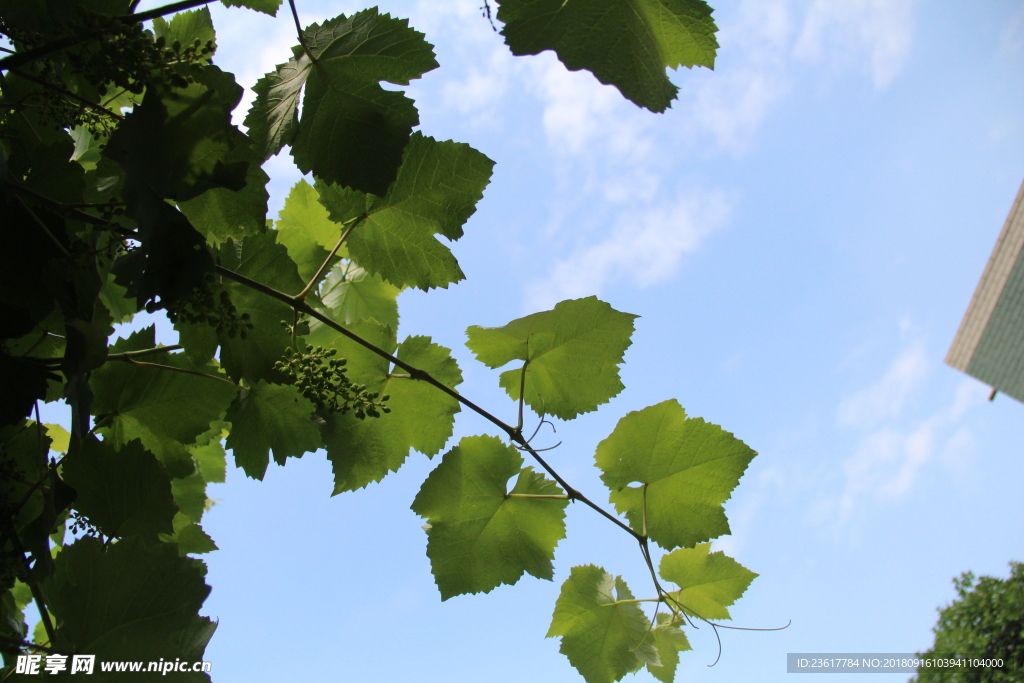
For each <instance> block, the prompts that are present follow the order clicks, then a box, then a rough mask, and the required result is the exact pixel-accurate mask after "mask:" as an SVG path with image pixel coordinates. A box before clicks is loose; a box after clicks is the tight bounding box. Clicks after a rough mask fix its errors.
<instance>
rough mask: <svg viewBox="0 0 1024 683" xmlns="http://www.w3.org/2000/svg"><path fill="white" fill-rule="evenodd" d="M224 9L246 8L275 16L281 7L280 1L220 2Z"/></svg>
mask: <svg viewBox="0 0 1024 683" xmlns="http://www.w3.org/2000/svg"><path fill="white" fill-rule="evenodd" d="M221 2H223V3H224V6H225V7H248V8H249V9H254V10H256V11H257V12H263V13H264V14H269V15H270V16H272V17H276V16H277V9H278V8H279V7H280V6H281V2H282V0H221Z"/></svg>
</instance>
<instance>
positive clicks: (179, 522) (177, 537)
mask: <svg viewBox="0 0 1024 683" xmlns="http://www.w3.org/2000/svg"><path fill="white" fill-rule="evenodd" d="M160 540H161V541H163V542H164V543H177V544H178V555H181V556H185V555H202V554H203V553H211V552H213V551H214V550H219V548H217V544H216V543H214V542H213V539H212V538H210V536H209V534H207V533H206V532H205V531H203V527H201V526H199V525H198V524H196V523H194V522H193V521H192V519H191V518H190V517H188V516H187V515H183V514H181V513H180V512H179V513H178V514H177V515H175V516H174V533H173V534H160Z"/></svg>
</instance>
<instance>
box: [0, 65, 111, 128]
mask: <svg viewBox="0 0 1024 683" xmlns="http://www.w3.org/2000/svg"><path fill="white" fill-rule="evenodd" d="M8 71H10V72H11V73H12V74H14V75H15V76H18V77H20V78H24V79H25V80H26V81H32V82H33V83H35V84H37V85H41V86H43V87H44V88H46V89H48V90H52V91H53V92H55V93H58V94H60V95H63V96H64V97H69V98H71V99H73V100H74V101H76V102H78V103H79V104H81V105H82V106H83V107H88V108H89V109H95V110H96V111H98V112H100V113H101V114H105V115H107V116H110V117H111V118H115V119H117V120H118V121H124V117H123V116H121V115H120V114H116V113H114V112H112V111H110V110H109V109H107V108H106V107H104V106H103V105H102V104H97V103H96V102H93V101H92V100H88V99H86V98H84V97H82V96H81V95H79V94H77V93H73V92H71V91H70V90H68V89H67V88H62V87H60V86H59V85H54V84H53V83H47V82H46V81H44V80H43V79H41V78H36V77H35V76H33V75H32V74H27V73H25V72H24V71H19V70H18V69H14V68H11V69H8Z"/></svg>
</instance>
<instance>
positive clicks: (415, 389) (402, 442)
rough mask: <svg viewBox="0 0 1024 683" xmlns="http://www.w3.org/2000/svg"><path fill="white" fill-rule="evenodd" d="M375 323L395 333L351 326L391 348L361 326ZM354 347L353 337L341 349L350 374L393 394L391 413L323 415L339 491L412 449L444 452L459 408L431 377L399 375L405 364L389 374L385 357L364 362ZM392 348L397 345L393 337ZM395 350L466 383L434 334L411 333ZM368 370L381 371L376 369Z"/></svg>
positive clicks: (392, 466)
mask: <svg viewBox="0 0 1024 683" xmlns="http://www.w3.org/2000/svg"><path fill="white" fill-rule="evenodd" d="M374 327H376V328H377V329H380V330H386V331H387V333H388V334H390V328H387V327H382V326H379V325H377V324H376V323H373V322H365V321H364V322H361V323H356V324H354V325H351V326H349V329H351V330H352V331H354V332H356V333H358V334H360V335H361V336H363V337H364V338H369V339H370V341H373V342H374V343H375V344H377V345H378V346H380V347H381V348H384V349H386V350H389V347H388V346H386V345H385V344H383V343H380V342H378V341H375V340H374V339H373V338H372V337H367V334H366V333H364V332H363V331H362V330H372V329H373V328H374ZM377 336H378V338H379V337H380V336H382V335H381V334H379V333H378V335H377ZM354 346H355V344H353V343H352V342H349V343H348V344H347V345H345V346H343V347H341V348H342V349H343V350H342V351H341V352H339V354H338V355H339V356H340V357H346V358H348V361H349V367H350V370H349V377H350V379H352V380H353V381H355V382H358V383H360V384H365V385H366V386H367V388H368V389H369V390H370V391H374V392H379V393H380V394H381V395H387V396H389V397H390V398H389V400H388V401H387V402H386V403H385V405H386V406H387V407H388V408H389V409H390V410H391V412H390V413H383V414H381V416H380V417H367V418H366V419H364V420H360V419H358V418H357V417H355V416H354V415H353V414H352V413H347V414H340V413H334V414H331V415H327V416H324V417H325V420H326V423H325V424H324V426H323V427H322V431H323V439H324V445H325V447H326V449H327V457H328V459H329V460H330V461H331V465H332V468H333V470H334V493H335V494H338V493H341V492H343V491H354V490H356V489H360V488H362V487H364V486H366V485H368V484H370V483H372V482H375V481H380V480H381V479H383V478H384V477H385V476H386V475H387V474H388V473H389V472H395V471H397V470H398V468H399V467H401V466H402V464H403V463H404V462H405V460H406V458H407V457H408V456H409V449H410V448H415V449H416V450H417V451H419V452H421V453H423V454H425V455H427V456H433V455H435V454H436V453H438V452H440V450H441V449H442V448H444V445H445V443H447V442H448V439H449V438H450V437H451V435H452V430H453V428H454V424H455V413H457V412H459V403H458V401H456V400H455V399H454V398H452V397H451V396H448V395H447V394H444V393H441V392H440V391H438V390H437V389H436V388H434V387H432V386H430V385H428V384H427V383H426V382H421V381H418V380H413V379H408V378H405V377H401V376H394V375H403V374H404V371H403V370H401V369H400V368H394V369H392V370H391V373H392V374H391V375H389V374H388V372H387V370H388V367H387V362H386V361H385V362H384V363H383V365H381V364H379V363H377V362H374V363H373V364H372V365H371V364H370V363H365V362H359V358H360V356H359V355H357V354H352V353H351V352H352V351H355V350H356V349H354V348H353V347H354ZM390 348H394V342H392V346H391V347H390ZM350 349H351V351H350ZM396 355H397V356H398V358H399V359H400V360H402V361H404V362H406V363H409V364H410V365H412V366H413V367H416V368H419V369H420V370H423V371H425V372H428V373H430V374H431V375H433V376H434V378H436V379H437V380H438V381H440V382H442V383H443V384H445V385H447V386H449V387H455V386H457V385H458V384H459V383H461V382H462V372H461V371H460V370H459V366H458V364H457V363H456V362H455V360H454V359H453V358H452V357H451V352H450V351H449V350H448V349H446V348H444V347H443V346H439V345H437V344H434V343H432V342H431V341H430V338H429V337H409V338H408V339H406V340H405V341H404V342H402V344H401V346H399V347H398V351H397V354H396ZM353 359H355V360H356V362H355V363H354V362H353ZM360 368H365V369H364V370H360ZM366 369H370V370H371V373H372V370H373V369H376V371H377V372H376V373H373V374H371V373H368V372H366Z"/></svg>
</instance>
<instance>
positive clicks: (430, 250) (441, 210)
mask: <svg viewBox="0 0 1024 683" xmlns="http://www.w3.org/2000/svg"><path fill="white" fill-rule="evenodd" d="M493 166H494V162H493V161H491V160H490V159H488V158H487V157H486V156H484V155H483V154H481V153H480V152H478V151H476V150H475V149H473V148H472V147H470V146H469V145H465V144H461V143H456V142H452V141H450V140H447V141H444V142H438V141H437V140H434V139H433V138H430V137H426V136H424V135H422V134H420V133H416V134H414V135H413V136H412V138H411V139H410V140H409V144H408V146H407V147H406V148H405V154H404V157H403V160H402V166H401V168H400V169H399V171H398V177H397V179H396V180H395V182H394V184H393V185H391V187H390V188H389V189H388V191H387V194H386V195H384V196H382V197H377V196H373V195H368V194H363V193H362V192H358V191H356V190H351V189H344V188H341V187H338V186H332V185H329V184H326V183H318V184H317V190H318V191H319V192H320V201H321V202H323V204H324V206H326V207H327V209H328V211H329V212H330V215H331V218H332V219H333V220H335V221H337V222H346V221H350V220H352V219H356V218H358V217H360V216H363V215H365V216H366V218H365V219H364V220H363V221H362V222H361V223H359V224H358V225H357V226H356V227H355V228H354V229H353V230H352V234H351V235H349V237H348V242H347V244H348V248H349V252H350V253H351V254H352V257H353V258H354V259H355V260H356V262H357V263H358V264H359V265H360V266H362V267H363V268H365V269H366V270H367V271H369V272H370V273H373V274H376V275H380V276H381V277H383V278H384V279H385V280H387V281H388V282H391V283H392V284H394V285H397V286H400V287H401V286H405V285H408V286H414V287H419V288H420V289H430V288H431V287H447V286H448V285H449V284H451V283H453V282H458V281H460V280H462V279H463V278H464V277H465V275H464V274H463V272H462V269H461V268H459V264H458V262H457V261H456V260H455V257H454V256H453V255H452V253H451V251H450V250H449V249H448V247H447V246H445V245H444V244H443V243H442V242H441V241H440V240H438V239H437V238H436V237H435V235H442V236H444V237H446V238H447V239H449V240H457V239H459V238H460V237H462V226H463V224H465V222H466V221H467V220H468V219H469V217H470V216H472V215H473V212H474V211H475V210H476V203H477V202H478V201H480V198H481V197H482V196H483V191H484V188H485V187H487V183H488V182H490V177H491V169H492V168H493Z"/></svg>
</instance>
